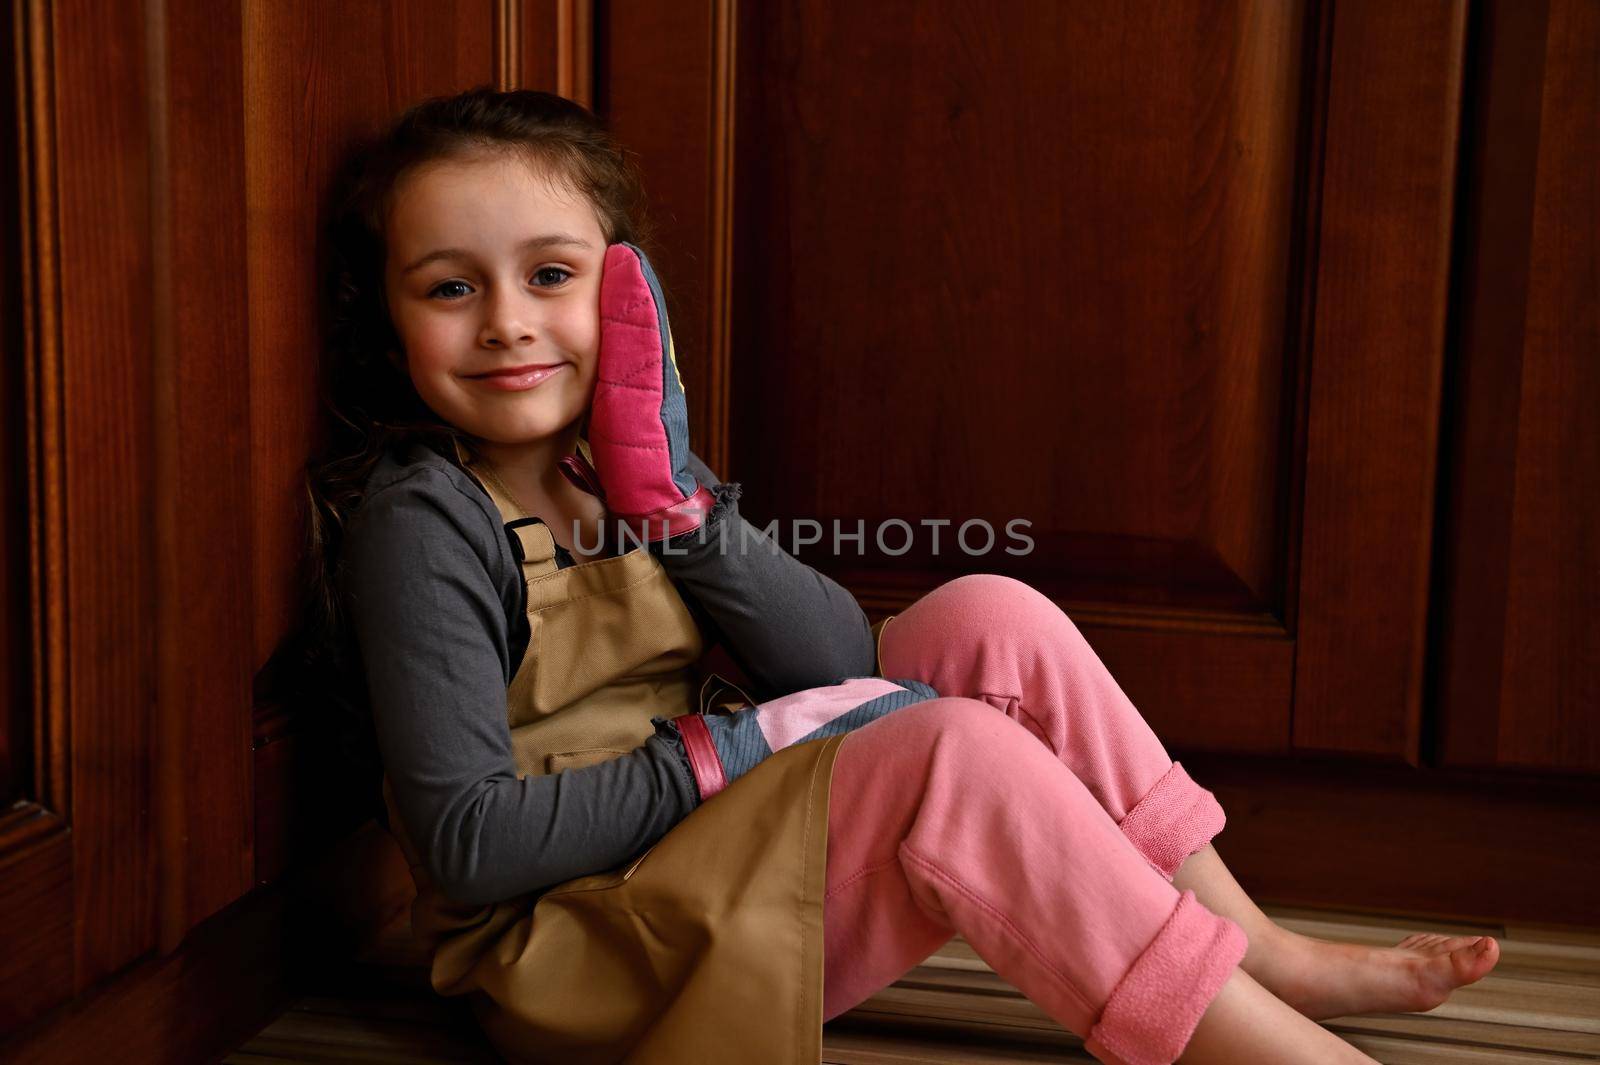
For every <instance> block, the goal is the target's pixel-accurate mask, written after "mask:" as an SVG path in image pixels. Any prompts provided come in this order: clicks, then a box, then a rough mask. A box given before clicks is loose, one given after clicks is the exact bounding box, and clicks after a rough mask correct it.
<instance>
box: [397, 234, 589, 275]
mask: <svg viewBox="0 0 1600 1065" xmlns="http://www.w3.org/2000/svg"><path fill="white" fill-rule="evenodd" d="M589 246H590V245H589V242H588V241H586V240H583V239H581V238H579V237H574V236H572V235H571V234H569V233H544V234H541V235H539V236H537V237H529V238H528V239H527V240H525V241H523V242H522V243H521V244H518V245H517V250H518V251H519V252H522V251H529V250H530V249H533V248H539V249H543V248H557V247H569V248H583V249H584V250H588V248H589ZM470 258H472V253H471V252H469V251H466V250H464V249H462V248H440V249H439V250H438V251H430V252H429V253H428V254H426V255H424V256H423V257H422V258H420V259H418V260H417V261H416V262H414V263H412V264H411V265H410V266H408V267H406V268H405V269H404V270H401V271H400V276H401V277H405V276H406V275H407V274H409V273H412V272H414V271H416V270H421V269H422V268H423V267H424V266H427V265H428V264H429V263H436V262H439V261H440V260H442V259H470Z"/></svg>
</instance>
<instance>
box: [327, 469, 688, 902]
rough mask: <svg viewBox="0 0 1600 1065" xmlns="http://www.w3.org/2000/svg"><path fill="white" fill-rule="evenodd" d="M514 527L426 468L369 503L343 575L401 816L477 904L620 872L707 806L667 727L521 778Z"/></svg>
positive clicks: (446, 888)
mask: <svg viewBox="0 0 1600 1065" xmlns="http://www.w3.org/2000/svg"><path fill="white" fill-rule="evenodd" d="M505 535H506V534H505V533H504V530H503V528H502V527H501V526H500V525H499V523H498V522H497V521H495V520H494V519H493V518H492V517H490V516H489V515H488V514H487V513H486V512H485V511H484V510H483V509H482V508H481V507H480V506H479V505H478V503H477V502H476V501H475V500H473V499H472V498H470V497H469V496H468V495H467V494H466V492H465V491H464V490H463V489H462V488H461V487H460V486H457V485H456V484H454V483H453V482H452V481H451V480H450V479H449V477H448V476H446V475H445V474H444V472H443V471H440V470H436V469H423V470H419V471H416V472H414V473H412V474H411V475H409V476H407V477H406V478H404V479H402V480H400V481H397V482H395V483H393V484H390V485H385V486H384V487H382V488H380V489H379V490H378V491H377V492H375V493H374V494H373V495H372V496H370V497H369V498H368V499H367V500H365V501H364V502H363V504H362V506H361V507H360V508H359V509H358V511H357V513H356V514H355V516H354V517H353V518H352V521H351V525H350V529H349V532H348V534H347V536H346V540H345V547H344V566H343V569H342V572H341V578H340V588H341V596H342V598H343V600H344V602H345V606H346V610H347V612H348V617H349V619H350V623H351V628H352V631H353V635H354V637H355V639H356V641H357V643H358V645H359V647H360V652H361V655H360V657H361V662H362V666H363V669H364V672H365V675H366V681H367V690H368V696H369V701H370V705H371V709H372V715H373V725H374V728H375V731H376V734H377V740H378V748H379V752H380V754H381V756H382V759H383V765H384V772H385V774H386V775H387V776H388V778H389V783H390V787H391V789H392V791H393V794H394V799H395V804H396V806H397V808H398V813H399V816H400V818H401V820H402V822H403V823H404V827H405V829H406V832H407V834H408V835H409V837H410V838H411V840H412V841H413V843H414V844H415V845H416V847H417V849H418V850H419V851H420V852H421V857H422V859H423V861H424V863H425V864H426V867H427V869H428V872H429V874H430V875H431V876H432V878H433V880H434V882H435V883H436V884H437V885H438V886H439V888H440V890H442V891H443V892H444V893H445V894H446V895H447V896H449V897H450V898H452V899H454V900H456V901H458V902H461V903H466V904H488V903H491V902H496V901H500V900H503V899H507V898H511V897H513V896H515V895H519V894H522V893H524V892H530V891H537V890H542V889H544V888H548V887H550V886H552V885H555V884H558V883H560V882H562V881H564V880H568V879H571V878H573V877H576V876H583V875H586V874H589V873H594V872H599V871H602V870H605V869H609V868H612V867H614V866H617V865H620V864H622V863H623V862H626V861H628V860H629V859H631V858H633V857H635V856H636V855H638V854H640V853H642V852H643V851H644V850H645V849H646V848H647V847H649V846H650V845H651V844H653V843H654V842H655V841H656V840H658V839H659V838H660V837H661V836H663V835H665V834H666V832H667V831H668V830H669V829H670V828H671V827H672V826H673V825H674V824H676V823H677V822H678V821H680V820H682V819H683V818H684V817H687V816H688V815H689V813H690V812H691V811H692V810H693V809H694V807H695V806H696V805H698V803H699V798H698V792H697V791H696V789H695V786H694V778H693V776H692V774H691V771H690V768H689V762H688V758H687V756H686V754H685V753H684V751H683V747H682V741H681V740H679V739H677V737H676V732H675V731H674V730H671V729H660V728H659V727H658V731H657V733H656V734H655V735H653V736H650V737H648V738H647V739H646V740H645V742H644V744H643V745H641V746H640V747H638V748H636V749H634V750H633V751H630V752H628V753H627V754H625V755H622V756H620V757H618V758H615V759H612V760H611V761H608V762H603V763H600V764H599V765H594V766H585V767H582V768H577V769H569V770H567V771H565V772H562V773H558V774H554V775H529V776H527V777H524V778H521V779H519V778H518V776H517V766H516V761H515V758H514V757H513V755H512V747H511V731H510V726H509V724H508V722H507V717H506V690H507V686H508V684H509V683H510V679H511V676H512V675H513V673H514V672H515V669H516V667H517V666H518V665H519V664H520V663H518V662H514V661H513V660H512V654H513V649H512V642H511V637H510V633H509V632H508V622H507V598H506V596H507V591H508V588H509V592H510V594H512V595H515V594H516V593H517V588H516V585H514V584H508V582H509V581H520V580H521V574H520V573H519V572H516V571H515V569H513V568H511V567H514V566H515V560H514V559H513V558H511V556H510V553H509V547H507V546H506V545H504V544H503V542H502V540H503V537H504V536H505ZM502 552H504V553H502ZM496 573H498V574H500V575H501V577H502V580H501V582H500V583H499V584H498V585H497V582H496V580H495V578H494V574H496Z"/></svg>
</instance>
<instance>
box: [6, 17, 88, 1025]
mask: <svg viewBox="0 0 1600 1065" xmlns="http://www.w3.org/2000/svg"><path fill="white" fill-rule="evenodd" d="M12 14H13V18H12V19H11V20H9V22H8V24H7V26H6V31H5V32H6V34H7V36H6V41H7V44H8V46H9V47H10V49H11V50H12V54H13V56H14V57H15V59H14V62H15V70H16V73H17V78H16V81H15V83H14V89H15V91H16V93H17V96H16V97H15V98H14V100H13V102H14V103H15V104H16V107H15V109H14V110H13V111H11V112H10V116H11V118H12V119H13V120H14V122H15V125H14V126H13V127H12V129H11V131H10V134H11V136H10V139H9V140H8V149H7V152H8V154H10V155H11V156H12V157H13V158H14V159H15V160H16V162H17V164H18V165H17V166H16V167H15V168H14V169H12V170H11V171H10V173H11V175H12V177H13V178H14V179H15V181H16V184H15V185H14V186H11V187H10V190H9V191H12V192H14V193H15V199H14V200H12V201H11V202H10V203H8V204H7V206H8V207H14V208H16V213H15V215H14V216H13V217H12V227H11V229H10V230H9V232H8V234H7V236H8V238H12V239H14V240H15V243H14V244H10V245H8V246H7V247H6V251H7V253H8V255H7V259H8V263H14V264H15V269H16V272H17V278H16V280H17V286H16V291H17V293H18V295H19V296H20V298H18V299H16V301H15V303H14V304H13V306H14V307H15V309H16V311H17V312H18V313H17V314H16V316H15V317H11V318H8V319H7V322H6V324H7V325H8V326H10V327H11V330H12V331H10V332H8V333H7V334H6V348H5V354H6V364H7V366H8V368H10V369H11V370H12V372H13V373H14V374H15V376H13V377H11V378H9V380H8V382H7V384H8V387H9V386H11V385H13V384H14V385H15V386H16V388H17V390H16V392H15V393H13V394H12V395H9V396H7V407H8V412H7V413H8V415H9V416H14V417H13V418H8V422H7V429H8V430H9V431H10V433H11V434H13V436H12V438H13V440H14V442H15V443H16V444H17V445H18V446H17V449H16V451H15V452H14V453H12V459H13V461H14V462H15V466H14V469H15V470H16V473H17V477H18V480H17V482H16V483H15V486H14V487H15V491H16V494H15V495H14V496H13V497H12V498H10V499H8V500H7V503H8V504H12V503H15V504H18V505H17V506H15V507H11V506H8V509H7V522H6V525H7V529H8V538H9V536H10V535H11V534H13V533H14V534H15V535H16V537H17V540H16V544H17V554H19V555H20V556H21V561H23V562H24V564H25V568H23V567H19V568H18V570H17V571H16V572H17V573H18V574H21V573H26V574H27V577H26V579H25V583H24V581H23V580H20V579H19V580H18V583H17V584H16V585H14V586H13V587H14V588H15V589H16V591H17V592H18V593H19V594H18V599H19V600H20V602H18V603H17V604H16V606H17V608H18V610H17V613H16V614H14V615H13V617H12V620H14V622H15V624H16V629H15V630H14V632H15V639H14V640H13V641H12V645H13V646H14V647H17V648H18V651H19V654H18V657H17V658H16V659H14V660H12V661H10V662H8V663H7V665H8V668H9V669H10V670H11V671H13V672H12V673H11V677H12V679H13V681H14V683H13V685H12V686H11V690H10V691H8V693H7V694H8V696H9V697H12V698H15V699H16V702H15V703H13V704H10V705H9V706H8V712H7V718H8V719H9V723H10V728H11V736H12V737H13V738H14V739H17V738H20V739H22V740H23V741H24V742H22V743H20V744H19V745H18V747H17V748H15V751H16V761H15V762H13V767H14V775H13V777H12V785H13V787H14V788H15V789H16V790H15V791H14V792H13V794H12V795H11V796H9V798H10V799H11V800H12V801H11V802H10V803H9V804H8V805H9V808H8V809H7V811H6V813H5V814H4V815H3V816H0V885H3V889H0V896H3V900H0V942H3V943H5V944H6V945H7V950H6V951H5V952H4V954H3V955H0V1033H3V1032H10V1031H12V1030H14V1029H15V1028H17V1027H18V1026H19V1025H21V1024H23V1023H25V1022H26V1021H27V1020H29V1019H30V1018H32V1017H33V1016H36V1015H37V1014H39V1013H41V1012H43V1011H44V1010H46V1009H48V1008H50V1007H52V1006H54V1005H56V1004H57V1003H58V1002H60V1001H62V1000H64V999H66V998H67V997H69V996H70V995H71V994H72V992H73V990H74V987H75V978H76V963H77V957H76V952H75V951H74V950H73V941H74V934H75V924H76V899H75V892H74V889H73V879H72V868H73V865H72V863H73V855H74V852H75V849H76V842H77V841H76V840H75V839H74V838H73V837H72V836H71V835H70V834H69V832H68V828H69V823H68V821H67V817H68V816H69V815H70V812H71V802H70V798H71V791H70V779H69V767H68V753H69V750H70V747H69V741H70V738H71V731H72V730H71V704H70V703H69V701H68V686H67V676H68V673H67V662H68V659H67V648H66V618H65V612H66V606H67V601H66V600H67V597H66V584H65V564H64V561H63V559H64V557H65V554H66V531H65V521H64V520H63V512H64V511H63V505H64V500H63V497H64V485H63V480H64V476H65V474H64V470H65V465H64V463H63V461H62V440H61V432H62V420H63V412H62V409H61V403H60V399H59V397H60V387H61V385H60V383H61V370H62V352H61V337H60V320H61V311H62V307H61V304H60V299H61V287H60V258H59V251H60V242H59V227H58V225H57V209H56V205H57V195H56V142H55V137H54V133H55V120H54V114H53V108H54V102H53V101H54V79H55V62H54V55H53V48H54V36H53V33H52V26H51V19H50V13H49V11H48V10H47V9H46V8H45V7H44V6H43V5H42V4H38V3H33V4H27V5H18V6H17V7H15V8H14V9H13V12H12ZM18 689H20V691H19V690H18ZM19 723H20V724H19Z"/></svg>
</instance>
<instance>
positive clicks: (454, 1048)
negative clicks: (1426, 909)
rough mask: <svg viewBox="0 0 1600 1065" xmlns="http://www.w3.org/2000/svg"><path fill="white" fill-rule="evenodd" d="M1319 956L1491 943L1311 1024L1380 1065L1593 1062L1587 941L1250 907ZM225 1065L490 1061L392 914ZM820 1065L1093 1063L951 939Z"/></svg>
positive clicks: (1581, 936) (1593, 1001)
mask: <svg viewBox="0 0 1600 1065" xmlns="http://www.w3.org/2000/svg"><path fill="white" fill-rule="evenodd" d="M1264 908H1265V909H1266V910H1267V912H1268V913H1269V914H1270V915H1271V916H1272V917H1273V919H1274V920H1275V921H1277V922H1278V923H1279V924H1281V925H1283V926H1285V927H1286V928H1290V929H1292V930H1294V931H1296V932H1300V933H1302V934H1304V935H1309V936H1314V937H1316V938H1319V939H1327V940H1331V941H1334V942H1344V943H1361V944H1366V945H1369V946H1393V945H1394V944H1395V943H1397V942H1398V941H1399V940H1401V939H1403V938H1404V937H1405V936H1407V935H1410V934H1412V933H1414V932H1440V933H1444V934H1448V935H1483V934H1488V935H1493V936H1495V937H1496V938H1497V939H1498V940H1499V941H1500V948H1501V961H1500V963H1499V965H1498V966H1496V968H1495V971H1494V972H1493V973H1492V974H1490V975H1489V976H1488V977H1486V978H1484V979H1483V980H1481V981H1479V982H1478V983H1476V984H1473V985H1471V986H1469V987H1464V988H1461V989H1460V990H1458V991H1457V992H1455V994H1454V995H1452V996H1451V999H1450V1001H1449V1002H1447V1003H1445V1004H1444V1005H1442V1006H1440V1007H1438V1008H1436V1009H1433V1010H1429V1011H1428V1012H1426V1013H1405V1014H1372V1015H1361V1016H1355V1017H1337V1018H1333V1019H1331V1020H1328V1021H1324V1022H1323V1024H1324V1025H1325V1027H1327V1028H1328V1029H1329V1030H1331V1031H1333V1032H1335V1033H1337V1034H1338V1035H1339V1036H1340V1037H1342V1038H1344V1039H1346V1040H1348V1041H1349V1042H1350V1043H1352V1044H1354V1045H1355V1046H1357V1047H1359V1048H1361V1049H1362V1050H1363V1051H1365V1052H1366V1053H1367V1054H1369V1055H1371V1056H1372V1057H1374V1058H1376V1059H1377V1060H1378V1061H1380V1062H1383V1063H1384V1065H1445V1063H1459V1065H1479V1063H1488V1062H1494V1063H1496V1065H1571V1063H1574V1062H1580V1061H1588V1062H1600V932H1597V931H1593V930H1588V929H1564V928H1555V927H1550V926H1537V925H1521V924H1519V925H1515V926H1513V927H1510V928H1507V927H1501V926H1493V925H1464V924H1456V923H1449V922H1438V921H1427V920H1413V919H1410V918H1400V917H1392V916H1388V915H1383V914H1364V913H1333V912H1327V911H1318V910H1306V909H1299V908H1289V907H1270V906H1269V907H1264ZM307 990H308V991H309V992H310V993H308V994H307V995H306V996H305V997H303V998H301V999H300V1000H299V1001H297V1002H295V1003H294V1005H292V1006H291V1007H290V1008H289V1009H288V1010H285V1011H284V1013H283V1014H281V1015H280V1016H279V1017H277V1018H276V1019H275V1020H273V1022H272V1023H271V1024H269V1025H267V1026H266V1027H265V1028H264V1029H262V1031H261V1032H260V1033H259V1034H257V1035H256V1037H255V1038H253V1039H251V1040H250V1041H249V1042H247V1043H246V1044H245V1045H243V1046H241V1047H239V1048H238V1050H236V1051H235V1052H234V1053H233V1054H231V1055H229V1056H228V1057H227V1058H226V1059H225V1061H226V1062H228V1063H229V1065H290V1063H296V1065H300V1063H306V1062H328V1063H337V1065H429V1063H435V1062H440V1063H478V1062H493V1061H495V1060H497V1059H496V1058H495V1057H494V1055H493V1052H492V1051H491V1050H490V1048H489V1046H488V1044H487V1042H486V1041H485V1040H484V1039H483V1037H482V1035H481V1033H479V1032H478V1031H477V1029H476V1027H475V1026H474V1024H473V1021H472V1019H471V1016H470V1014H469V1013H468V1012H467V1010H466V1007H465V1004H464V1003H463V1002H461V1001H460V1000H453V999H443V998H440V997H439V996H437V995H435V994H434V993H433V991H432V989H431V987H430V986H429V983H428V976H427V971H426V959H425V958H424V957H423V956H422V955H420V954H419V953H418V951H417V950H416V947H415V944H414V943H413V942H412V941H411V939H410V934H409V927H408V926H407V925H406V923H405V915H404V914H401V915H400V918H399V919H398V920H397V923H396V924H395V925H394V926H393V927H391V928H390V929H388V930H386V931H385V933H384V934H382V935H380V936H379V937H378V939H377V940H376V941H375V942H374V943H373V944H372V945H371V946H370V947H369V949H368V950H366V951H365V952H363V954H362V957H361V958H360V960H359V961H358V963H357V964H356V965H355V966H354V967H353V968H352V969H351V970H350V971H349V972H348V973H347V974H341V975H336V976H331V977H329V978H328V980H327V981H326V983H325V984H324V985H323V986H319V987H316V988H308V989H307ZM823 1034H824V1053H823V1061H824V1062H825V1063H827V1065H942V1063H949V1062H963V1063H969V1065H1016V1063H1026V1062H1044V1061H1051V1062H1062V1061H1066V1062H1080V1061H1093V1060H1094V1059H1093V1058H1092V1057H1091V1056H1089V1055H1088V1054H1087V1053H1086V1052H1085V1051H1084V1050H1083V1044H1082V1040H1081V1039H1079V1038H1078V1037H1077V1036H1076V1035H1074V1034H1072V1033H1071V1032H1068V1031H1066V1030H1064V1029H1062V1028H1061V1027H1060V1026H1059V1025H1058V1024H1056V1023H1055V1022H1054V1021H1053V1020H1051V1019H1050V1017H1048V1016H1047V1015H1046V1014H1045V1013H1044V1011H1042V1010H1040V1009H1039V1008H1038V1007H1037V1006H1035V1005H1034V1004H1033V1003H1032V1002H1030V1001H1028V1000H1027V999H1026V998H1024V997H1023V996H1022V994H1021V993H1020V992H1018V991H1017V990H1016V989H1015V988H1014V987H1012V986H1011V985H1010V984H1008V983H1006V981H1004V980H1003V979H1001V978H1000V977H999V976H997V975H996V974H995V973H994V972H993V970H991V969H990V968H989V966H988V965H987V964H986V963H985V962H984V961H983V959H982V958H981V957H980V956H979V955H978V953H977V952H976V951H975V950H973V949H972V947H971V945H970V944H968V943H966V942H965V941H963V940H962V939H961V938H960V937H955V938H953V939H952V940H951V941H950V942H949V943H948V944H946V945H945V946H944V947H943V948H941V949H940V950H939V951H937V952H936V953H935V954H934V955H932V956H931V957H929V958H928V959H927V960H926V961H925V962H924V963H923V964H921V965H919V966H917V967H915V968H914V969H912V970H911V971H910V972H908V973H906V974H905V976H904V977H903V978H902V979H901V980H899V981H897V982H896V983H895V984H893V985H892V986H890V987H887V988H885V989H884V990H883V991H881V992H879V993H878V994H877V995H874V996H873V997H872V998H871V999H869V1000H867V1001H866V1002H864V1003H862V1004H861V1005H860V1006H858V1007H857V1008H856V1009H854V1010H852V1011H850V1012H849V1013H847V1014H845V1015H844V1016H843V1017H841V1018H839V1019H838V1020H836V1021H835V1022H833V1023H832V1024H829V1025H828V1026H827V1027H826V1028H825V1029H824V1033H823Z"/></svg>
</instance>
